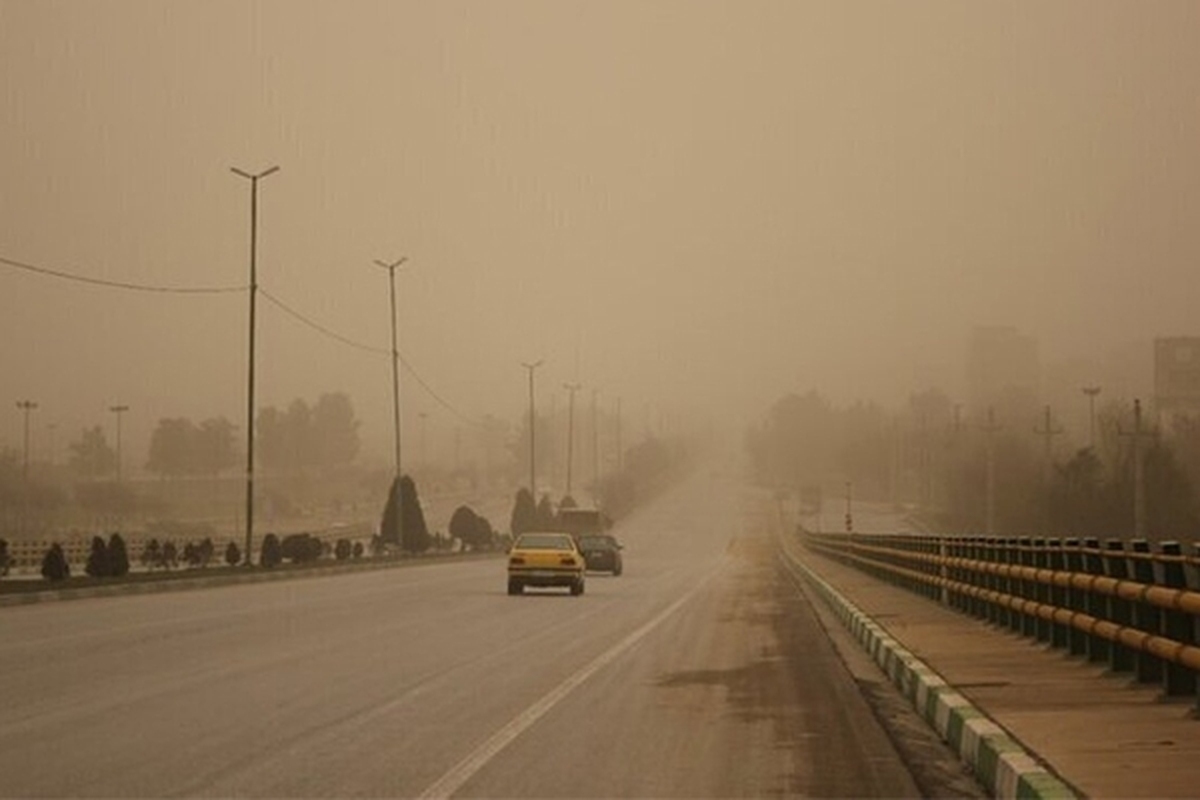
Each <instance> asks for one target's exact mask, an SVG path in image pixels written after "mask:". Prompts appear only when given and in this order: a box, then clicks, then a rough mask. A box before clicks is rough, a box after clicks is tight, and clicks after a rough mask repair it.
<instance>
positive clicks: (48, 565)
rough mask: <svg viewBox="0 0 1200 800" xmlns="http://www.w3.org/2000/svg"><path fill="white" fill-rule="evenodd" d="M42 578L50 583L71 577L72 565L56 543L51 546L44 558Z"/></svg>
mask: <svg viewBox="0 0 1200 800" xmlns="http://www.w3.org/2000/svg"><path fill="white" fill-rule="evenodd" d="M42 577H43V578H45V579H46V580H48V581H63V580H66V579H67V578H69V577H71V565H70V564H68V563H67V557H66V556H65V555H63V549H62V546H61V545H60V544H59V543H58V542H55V543H54V544H52V545H50V549H49V550H47V551H46V555H45V556H44V557H43V558H42Z"/></svg>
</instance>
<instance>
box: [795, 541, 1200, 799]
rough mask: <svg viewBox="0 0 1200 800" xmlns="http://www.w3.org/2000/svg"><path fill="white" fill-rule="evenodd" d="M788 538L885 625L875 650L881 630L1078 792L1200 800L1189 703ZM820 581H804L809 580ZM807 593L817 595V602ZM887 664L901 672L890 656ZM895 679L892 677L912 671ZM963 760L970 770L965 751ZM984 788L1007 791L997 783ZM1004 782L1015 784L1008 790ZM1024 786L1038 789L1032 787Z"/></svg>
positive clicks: (814, 569) (820, 573)
mask: <svg viewBox="0 0 1200 800" xmlns="http://www.w3.org/2000/svg"><path fill="white" fill-rule="evenodd" d="M786 546H787V548H788V551H789V552H790V553H791V554H792V555H793V556H794V557H795V558H796V559H797V560H798V561H799V562H800V563H801V564H802V565H803V566H804V567H806V568H807V570H808V571H809V572H810V573H811V574H814V575H816V576H817V577H819V578H820V579H821V580H822V581H824V583H825V584H826V585H827V586H828V587H829V588H831V589H832V590H833V591H834V593H835V597H834V598H833V601H832V602H834V603H839V602H840V601H838V600H837V596H840V597H841V598H844V600H845V601H848V602H849V603H850V604H853V606H855V607H857V609H858V610H859V611H860V612H862V614H864V615H865V616H866V617H868V618H870V620H873V621H874V623H875V624H876V625H877V626H878V627H879V628H881V629H883V631H884V632H885V641H884V642H882V643H880V642H878V641H876V642H875V644H874V646H875V648H876V649H877V650H878V649H881V648H889V647H894V646H893V645H891V644H889V643H887V642H886V636H890V637H891V638H892V639H894V640H895V641H896V643H898V644H899V645H900V648H902V649H906V650H907V651H909V652H910V653H912V654H913V655H915V656H916V657H917V658H918V659H920V660H921V661H923V662H924V664H925V665H927V666H928V667H929V668H930V669H931V670H933V672H935V673H937V675H940V676H941V678H943V679H944V680H945V681H946V683H947V684H949V686H950V687H952V688H953V689H955V690H957V691H958V693H959V694H961V695H963V696H965V697H966V698H967V700H968V701H969V702H970V704H971V705H973V706H974V707H975V708H977V709H978V710H979V711H982V712H983V713H984V714H985V715H986V716H987V717H989V718H990V719H991V720H993V721H994V722H995V723H997V724H998V725H999V726H1000V727H1001V728H1003V729H1004V730H1005V731H1007V733H1008V734H1009V735H1010V736H1011V737H1012V739H1015V740H1016V741H1017V742H1019V743H1020V744H1021V745H1023V746H1024V747H1025V749H1026V750H1027V751H1029V752H1030V753H1031V754H1032V755H1034V757H1035V758H1036V759H1038V760H1040V761H1042V762H1044V764H1045V765H1046V766H1048V767H1049V769H1050V771H1051V772H1053V773H1054V774H1056V775H1057V776H1058V777H1059V778H1061V779H1062V780H1063V781H1065V782H1066V783H1067V784H1069V785H1070V786H1071V787H1073V788H1074V789H1075V790H1076V791H1077V792H1078V793H1079V794H1081V795H1085V796H1087V797H1093V798H1125V797H1200V719H1194V718H1193V717H1192V713H1191V711H1192V703H1191V702H1188V701H1176V700H1171V701H1167V702H1164V701H1161V700H1160V699H1159V692H1158V690H1157V689H1156V688H1154V687H1149V686H1141V685H1138V684H1135V683H1131V679H1130V678H1129V677H1127V676H1123V675H1122V676H1117V675H1112V674H1109V673H1107V672H1106V671H1105V670H1104V669H1103V668H1102V667H1101V666H1100V665H1096V664H1089V663H1087V662H1086V661H1083V660H1081V659H1079V658H1078V657H1070V656H1068V655H1066V654H1065V653H1064V652H1063V651H1062V650H1051V649H1049V648H1048V646H1046V645H1043V644H1039V643H1037V642H1036V641H1034V640H1031V639H1026V638H1022V637H1019V636H1017V635H1015V634H1013V633H1010V632H1009V631H1007V630H1004V629H1001V628H996V627H993V626H990V625H988V624H987V623H986V622H983V621H981V620H976V619H974V618H972V617H968V616H966V615H963V614H959V613H957V612H955V611H951V610H949V609H947V608H945V607H943V606H940V605H938V604H937V603H935V602H932V601H930V600H928V599H926V598H923V597H921V596H919V595H916V594H913V593H910V592H907V591H905V590H903V589H900V588H898V587H894V586H891V585H889V584H886V583H883V582H881V581H877V580H875V579H873V578H871V577H869V576H868V575H866V574H865V573H863V572H860V571H858V570H855V569H852V568H850V567H847V566H843V565H842V564H839V563H838V562H836V561H833V560H831V559H829V558H825V557H823V556H820V555H817V554H816V553H813V552H810V551H808V550H805V549H804V548H803V547H800V546H797V545H796V540H794V539H790V540H789V541H788V542H787V543H786ZM818 585H819V584H818V583H817V582H814V581H811V579H810V586H813V587H814V588H815V587H817V586H818ZM816 594H817V592H814V602H821V600H818V599H816V597H815V595H816ZM850 624H854V623H853V622H851V623H850ZM868 624H869V622H868ZM868 636H871V637H872V638H874V639H878V638H879V637H878V636H873V635H870V634H868ZM862 640H863V637H861V636H860V641H862ZM900 648H897V649H900ZM877 660H880V659H879V658H877ZM889 661H890V659H889ZM898 661H899V660H898V659H897V662H898ZM896 671H897V672H903V671H905V669H904V667H903V665H899V664H898V669H897V670H896ZM893 677H894V678H895V680H894V681H893V682H895V683H902V682H903V681H909V682H911V681H912V680H913V679H912V677H911V676H907V677H903V678H901V677H897V676H896V675H895V674H894V675H893ZM916 680H917V681H918V682H920V677H919V676H918V677H917V679H916ZM933 680H934V681H936V677H934V678H933ZM912 696H913V697H916V696H917V692H916V690H912ZM924 697H925V695H924V694H922V700H924ZM943 716H944V709H943ZM926 718H927V719H929V718H930V717H929V716H928V715H927V717H926ZM961 724H962V720H961V719H960V720H959V725H961ZM981 726H988V725H987V722H986V720H981V721H980V724H979V725H974V726H972V727H973V728H980V729H981V730H982V729H983V728H982V727H981ZM951 727H953V724H951ZM988 727H990V726H988ZM941 728H942V726H939V729H941ZM957 734H958V735H962V736H968V734H962V732H961V731H958V732H957ZM970 735H974V734H970ZM954 744H957V742H954ZM980 749H981V750H982V748H980ZM960 752H963V749H962V747H960ZM979 757H980V758H983V756H982V755H981V756H979ZM992 758H993V759H994V756H992ZM968 761H972V765H973V766H976V767H977V773H978V771H979V770H978V766H979V765H978V764H976V763H974V757H971V758H968ZM986 766H990V767H991V769H992V770H994V768H995V765H994V764H989V765H986ZM984 782H985V784H987V783H988V781H986V780H985V781H984ZM1051 783H1053V782H1052V781H1051ZM989 788H992V789H993V791H997V794H998V795H1004V794H1008V793H1009V792H1008V791H998V790H997V789H996V786H995V784H993V786H992V787H989ZM1008 788H1010V789H1012V792H1011V793H1012V794H1014V795H1015V794H1016V793H1017V789H1016V787H1008ZM1060 791H1061V787H1060ZM1055 793H1056V792H1055V791H1054V790H1053V788H1051V789H1050V790H1049V791H1048V794H1050V795H1053V794H1055ZM1033 794H1035V795H1037V796H1046V795H1047V791H1046V790H1045V789H1043V790H1040V792H1039V790H1037V789H1036V788H1035V789H1034V790H1033Z"/></svg>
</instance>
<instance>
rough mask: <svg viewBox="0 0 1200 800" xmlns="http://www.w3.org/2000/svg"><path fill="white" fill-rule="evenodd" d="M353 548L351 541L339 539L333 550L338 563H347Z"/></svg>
mask: <svg viewBox="0 0 1200 800" xmlns="http://www.w3.org/2000/svg"><path fill="white" fill-rule="evenodd" d="M350 552H351V546H350V540H349V539H338V540H337V544H336V545H334V548H333V557H334V558H336V559H337V560H338V561H345V560H346V559H348V558H350Z"/></svg>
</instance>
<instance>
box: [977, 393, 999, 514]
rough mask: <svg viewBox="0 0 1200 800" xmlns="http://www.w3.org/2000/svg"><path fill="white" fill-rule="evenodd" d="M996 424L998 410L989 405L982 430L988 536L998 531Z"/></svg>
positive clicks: (997, 428) (997, 429)
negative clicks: (985, 466) (985, 437)
mask: <svg viewBox="0 0 1200 800" xmlns="http://www.w3.org/2000/svg"><path fill="white" fill-rule="evenodd" d="M1000 427H1001V426H999V425H997V424H996V412H995V411H994V410H993V409H992V407H991V406H988V413H987V424H986V425H982V426H980V430H982V431H983V432H984V434H985V435H986V436H987V517H986V521H985V531H986V533H987V535H988V536H992V535H993V534H995V532H996V441H995V434H996V432H997V431H999V430H1000Z"/></svg>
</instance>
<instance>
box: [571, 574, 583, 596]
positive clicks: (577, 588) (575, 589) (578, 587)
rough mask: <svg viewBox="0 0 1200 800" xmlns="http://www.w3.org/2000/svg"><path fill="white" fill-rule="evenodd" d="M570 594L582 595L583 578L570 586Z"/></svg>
mask: <svg viewBox="0 0 1200 800" xmlns="http://www.w3.org/2000/svg"><path fill="white" fill-rule="evenodd" d="M571 594H573V595H576V596H578V595H581V594H583V578H580V579H579V580H577V581H575V582H574V583H572V584H571Z"/></svg>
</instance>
